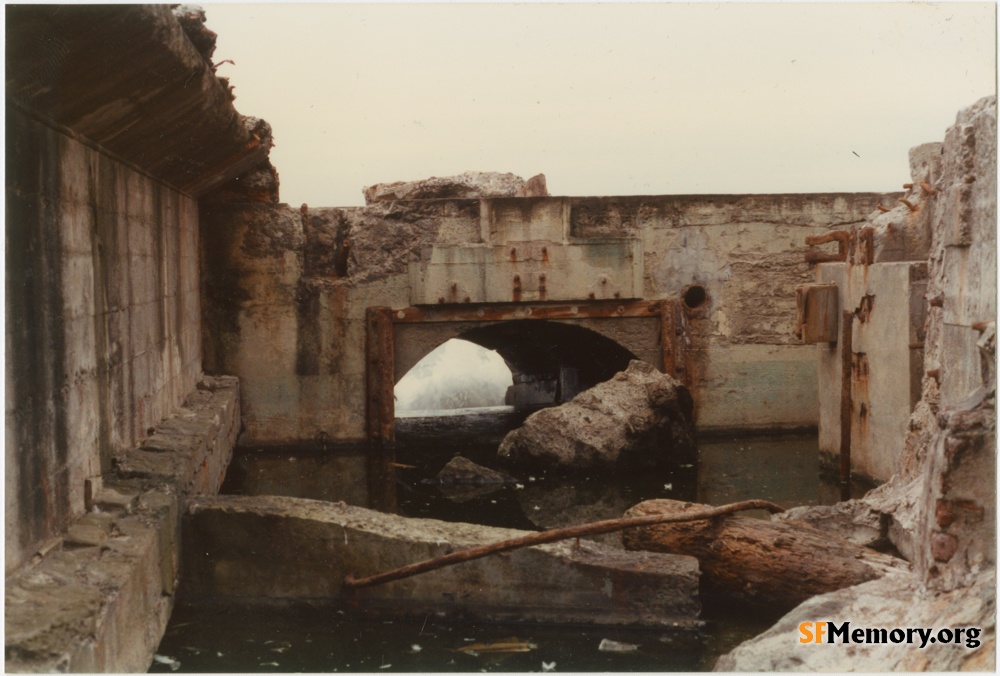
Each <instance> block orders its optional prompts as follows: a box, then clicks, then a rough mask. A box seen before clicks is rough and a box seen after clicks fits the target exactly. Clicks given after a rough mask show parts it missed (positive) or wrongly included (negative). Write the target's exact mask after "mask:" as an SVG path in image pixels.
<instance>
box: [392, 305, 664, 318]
mask: <svg viewBox="0 0 1000 676" xmlns="http://www.w3.org/2000/svg"><path fill="white" fill-rule="evenodd" d="M670 302H671V301H660V300H654V301H649V300H588V301H581V302H580V303H463V304H460V305H442V306H436V307H435V306H420V307H405V308H400V309H397V310H392V311H391V313H392V322H393V323H394V324H422V323H430V322H503V321H509V320H513V319H593V318H609V317H656V316H657V315H659V314H660V312H661V305H662V304H663V303H670Z"/></svg>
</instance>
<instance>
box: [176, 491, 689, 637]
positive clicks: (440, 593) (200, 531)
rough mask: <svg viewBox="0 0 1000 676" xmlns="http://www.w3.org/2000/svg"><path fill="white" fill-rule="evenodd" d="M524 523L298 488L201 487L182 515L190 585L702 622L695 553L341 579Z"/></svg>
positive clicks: (401, 610)
mask: <svg viewBox="0 0 1000 676" xmlns="http://www.w3.org/2000/svg"><path fill="white" fill-rule="evenodd" d="M524 534H526V532H525V531H518V530H511V529H506V528H493V527H488V526H478V525H473V524H466V523H447V522H443V521H435V520H431V519H407V518H403V517H400V516H396V515H392V514H384V513H381V512H375V511H372V510H368V509H364V508H361V507H353V506H349V505H346V504H344V503H329V502H320V501H316V500H304V499H299V498H288V497H277V496H258V497H241V496H216V497H208V498H198V499H195V500H193V501H192V503H191V507H190V509H189V510H188V513H187V514H186V515H185V516H184V546H183V552H184V562H183V569H184V575H183V579H184V588H183V594H184V595H185V596H187V595H191V596H196V597H198V598H201V599H204V598H206V597H231V598H239V599H240V600H241V601H252V600H253V599H258V600H261V601H265V600H266V601H267V602H273V601H274V600H277V599H288V600H310V601H313V602H315V601H322V602H334V603H338V602H339V603H350V604H352V605H355V606H356V607H357V608H358V609H360V610H361V611H371V612H376V613H381V614H390V615H426V614H428V613H434V614H436V615H438V616H450V617H462V618H467V619H478V620H490V621H536V622H579V623H586V624H607V625H626V624H627V625H647V626H685V627H687V626H693V625H694V624H696V623H697V618H698V613H699V611H700V603H699V601H698V578H699V573H698V563H697V560H695V559H694V558H692V557H687V556H674V555H668V554H654V553H651V552H626V551H623V550H618V549H612V548H609V547H606V546H604V545H599V544H597V543H594V542H589V541H581V542H579V543H578V544H577V543H576V542H575V541H567V542H560V543H555V544H550V545H542V546H539V547H532V548H529V549H522V550H517V551H513V552H508V553H506V554H500V555H495V556H490V557H487V558H484V559H478V560H476V561H469V562H466V563H461V564H458V565H456V566H451V567H448V568H443V569H440V570H436V571H433V572H430V573H426V574H424V575H418V576H416V577H411V578H407V579H404V580H398V581H395V582H391V583H388V584H386V585H383V586H379V587H370V588H365V589H359V590H354V592H353V593H352V594H344V593H343V590H342V581H343V579H344V577H345V576H346V575H348V574H353V575H354V576H355V577H362V576H366V575H371V574H374V573H378V572H383V571H386V570H389V569H392V568H395V567H397V566H402V565H405V564H408V563H413V562H416V561H420V560H422V559H426V558H431V557H434V556H438V555H441V554H445V553H448V552H450V551H454V550H456V549H461V548H466V547H470V546H474V545H481V544H486V543H489V542H495V541H498V540H504V539H507V538H511V537H516V536H518V535H524Z"/></svg>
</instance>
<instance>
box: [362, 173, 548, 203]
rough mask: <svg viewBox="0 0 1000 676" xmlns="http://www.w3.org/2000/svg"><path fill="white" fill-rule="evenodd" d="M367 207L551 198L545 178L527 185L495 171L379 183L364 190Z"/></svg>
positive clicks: (517, 177) (530, 181)
mask: <svg viewBox="0 0 1000 676" xmlns="http://www.w3.org/2000/svg"><path fill="white" fill-rule="evenodd" d="M363 192H364V194H365V204H375V203H376V202H394V201H396V200H427V199H446V198H460V199H463V198H477V199H484V198H489V197H527V196H539V197H543V196H547V195H548V192H547V191H546V189H545V176H544V175H539V176H533V177H532V178H531V179H530V180H529V181H525V180H524V179H523V178H521V177H520V176H515V175H514V174H510V173H507V174H501V173H498V172H495V171H485V172H484V171H467V172H465V173H464V174H459V175H458V176H443V177H440V178H439V177H437V176H432V177H430V178H428V179H424V180H420V181H396V182H395V183H376V184H375V185H372V186H368V187H367V188H364V189H363Z"/></svg>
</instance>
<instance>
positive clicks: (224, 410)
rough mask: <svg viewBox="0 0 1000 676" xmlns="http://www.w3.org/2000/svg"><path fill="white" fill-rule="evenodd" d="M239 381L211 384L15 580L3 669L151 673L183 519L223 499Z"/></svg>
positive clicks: (120, 464) (121, 462) (120, 462)
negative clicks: (206, 501) (209, 499)
mask: <svg viewBox="0 0 1000 676" xmlns="http://www.w3.org/2000/svg"><path fill="white" fill-rule="evenodd" d="M239 412H240V394H239V381H238V380H237V379H236V378H233V377H228V376H221V377H216V378H210V377H205V378H203V379H202V380H201V381H200V382H199V383H198V389H197V390H195V391H194V392H192V393H191V394H190V395H189V396H188V397H187V400H186V401H185V404H184V405H183V406H182V407H180V408H179V409H177V410H176V411H175V412H174V413H173V414H172V415H170V416H168V417H167V418H165V419H164V420H163V421H161V422H160V423H159V424H158V425H157V426H156V427H155V428H153V429H152V430H151V432H150V434H149V436H148V437H147V438H146V439H145V440H144V441H143V442H141V443H140V444H139V446H138V447H137V448H135V449H133V450H131V451H129V452H127V453H125V454H124V455H123V456H121V457H119V458H117V459H116V462H115V464H116V470H115V471H114V472H112V473H111V474H110V475H108V476H106V477H104V480H103V481H99V482H94V483H93V485H92V486H93V488H92V495H91V496H90V500H89V503H88V512H87V514H85V515H84V516H83V517H81V518H80V519H78V520H77V521H75V522H74V523H73V524H71V525H70V527H69V529H68V530H67V531H66V532H65V533H63V534H62V535H61V536H60V537H58V538H56V539H54V540H52V541H50V542H48V543H46V544H45V545H44V546H43V547H42V548H41V549H40V550H39V552H38V553H37V554H36V555H35V557H34V559H33V560H32V562H31V564H29V565H28V566H26V567H25V568H24V569H22V570H20V571H18V572H17V573H16V574H14V575H11V576H10V577H8V578H7V580H6V588H5V598H6V613H5V653H4V656H5V668H6V670H8V671H16V672H39V671H41V672H53V671H75V672H79V671H83V672H143V671H146V670H147V669H148V668H149V665H150V664H151V662H152V659H153V654H154V652H155V650H156V647H157V645H158V644H159V642H160V638H161V637H162V636H163V632H164V631H165V629H166V626H167V621H168V619H169V618H170V612H171V610H172V608H173V601H174V592H175V590H176V586H177V581H178V574H179V561H180V553H179V544H180V540H181V538H180V514H181V512H182V510H183V509H184V508H185V507H186V504H187V502H188V500H189V499H190V498H191V497H192V496H194V495H197V494H201V493H214V492H216V491H218V488H219V485H220V484H221V483H222V479H223V477H224V475H225V471H226V467H227V466H228V464H229V461H230V459H231V457H232V451H233V447H234V445H235V442H236V437H237V435H238V433H239V429H240V413H239Z"/></svg>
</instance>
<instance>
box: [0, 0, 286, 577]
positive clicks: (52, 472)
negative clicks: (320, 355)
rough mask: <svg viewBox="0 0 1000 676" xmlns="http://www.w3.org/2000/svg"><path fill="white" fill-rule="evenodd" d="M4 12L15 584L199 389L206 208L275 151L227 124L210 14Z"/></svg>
mask: <svg viewBox="0 0 1000 676" xmlns="http://www.w3.org/2000/svg"><path fill="white" fill-rule="evenodd" d="M5 11H6V19H7V23H6V27H7V32H6V36H7V43H6V49H7V51H6V54H7V61H6V76H7V80H6V85H7V86H6V90H5V94H6V119H7V129H6V140H7V146H6V148H7V164H6V167H7V171H6V198H7V199H6V212H5V215H6V245H7V253H6V282H7V287H6V288H7V291H6V294H7V295H6V299H7V332H6V345H7V365H6V381H7V407H6V411H5V413H6V484H5V488H6V501H5V507H6V514H7V519H6V524H7V525H6V531H5V532H6V538H7V547H6V556H5V567H6V570H7V571H8V572H9V571H10V570H12V569H14V568H16V567H17V566H19V565H21V564H23V563H24V562H25V561H26V560H28V559H29V558H30V557H31V555H32V554H33V553H34V552H35V550H36V549H37V548H38V546H39V544H41V543H42V542H43V541H45V540H46V539H47V538H50V537H52V536H55V535H56V534H57V533H59V532H60V531H61V530H63V529H64V528H65V527H66V526H67V525H68V524H69V523H70V521H71V520H72V519H74V518H75V517H77V516H79V515H80V514H82V513H83V510H84V503H85V481H86V480H87V479H90V478H95V477H99V476H100V475H102V474H104V473H106V472H108V471H109V470H110V469H111V458H112V456H113V455H114V454H115V453H119V452H123V451H126V450H128V449H130V448H132V447H133V446H134V445H135V444H136V443H137V442H138V441H139V440H140V439H142V438H143V437H144V436H146V434H147V430H148V429H149V428H150V427H151V426H152V425H154V424H156V423H158V422H159V421H160V420H161V419H163V418H164V417H165V416H167V415H168V414H170V413H171V412H172V411H173V410H174V408H175V407H176V406H178V405H179V404H181V403H182V402H183V400H184V397H185V396H186V394H187V393H188V392H190V391H191V390H193V389H194V387H195V383H196V382H197V380H198V378H199V377H200V374H201V349H202V348H201V328H200V324H201V298H200V279H199V270H198V249H199V244H198V237H199V231H198V206H197V201H196V200H197V198H198V197H199V196H200V195H202V194H204V193H205V192H207V191H209V190H213V189H215V188H217V187H219V186H222V185H224V184H225V183H227V182H229V181H231V180H233V179H234V177H237V176H239V175H241V174H243V173H245V172H247V171H248V170H249V169H250V168H251V167H255V166H257V165H260V164H261V163H265V162H266V159H267V153H268V150H269V148H270V147H271V145H272V143H271V138H270V129H269V127H268V126H267V124H266V123H264V122H262V121H260V120H256V119H253V118H246V117H244V116H242V115H240V114H239V113H238V112H237V111H236V110H235V108H233V105H232V100H233V97H232V95H231V92H230V91H229V88H228V85H227V84H226V83H225V82H224V81H223V80H222V79H220V78H218V77H217V76H216V75H215V72H214V69H213V67H212V63H211V61H210V59H209V57H210V56H211V51H212V49H213V48H214V34H213V33H211V31H207V30H206V29H204V26H203V25H202V23H203V21H204V17H203V15H202V14H201V13H200V12H197V11H188V10H185V11H183V12H181V13H182V14H184V15H185V16H184V22H183V25H182V22H181V21H179V20H178V18H177V17H176V16H175V15H174V14H173V13H172V12H171V9H170V8H169V7H167V6H165V5H119V6H113V5H86V6H85V5H80V6H74V7H65V6H60V5H47V6H45V5H31V4H25V5H16V6H15V5H11V6H8V7H6V8H5ZM192 39H194V42H192ZM195 43H197V45H196V44H195Z"/></svg>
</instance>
